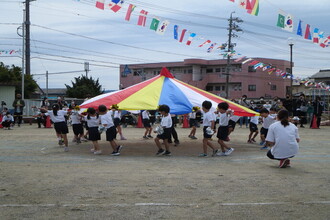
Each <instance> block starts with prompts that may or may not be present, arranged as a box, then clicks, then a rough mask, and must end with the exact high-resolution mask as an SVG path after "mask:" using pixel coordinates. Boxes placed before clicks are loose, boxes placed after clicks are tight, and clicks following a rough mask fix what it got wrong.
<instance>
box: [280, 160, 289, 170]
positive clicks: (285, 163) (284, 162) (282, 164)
mask: <svg viewBox="0 0 330 220" xmlns="http://www.w3.org/2000/svg"><path fill="white" fill-rule="evenodd" d="M288 164H290V160H289V159H282V160H280V165H279V166H278V167H279V168H286V167H287V166H288Z"/></svg>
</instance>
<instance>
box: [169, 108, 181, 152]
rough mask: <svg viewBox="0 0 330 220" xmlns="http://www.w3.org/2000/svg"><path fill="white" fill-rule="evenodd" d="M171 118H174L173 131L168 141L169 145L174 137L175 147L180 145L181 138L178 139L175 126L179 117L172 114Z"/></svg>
mask: <svg viewBox="0 0 330 220" xmlns="http://www.w3.org/2000/svg"><path fill="white" fill-rule="evenodd" d="M171 118H172V127H171V128H172V129H171V130H172V131H171V137H170V138H169V139H168V143H172V137H173V139H174V146H177V145H178V144H180V141H179V138H178V133H177V132H176V130H175V126H176V123H177V117H176V115H172V114H171Z"/></svg>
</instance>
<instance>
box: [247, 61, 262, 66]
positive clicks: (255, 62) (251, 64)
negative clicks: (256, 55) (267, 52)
mask: <svg viewBox="0 0 330 220" xmlns="http://www.w3.org/2000/svg"><path fill="white" fill-rule="evenodd" d="M257 63H260V62H259V61H258V60H253V61H252V62H251V63H250V64H249V65H250V66H254V65H256V64H257Z"/></svg>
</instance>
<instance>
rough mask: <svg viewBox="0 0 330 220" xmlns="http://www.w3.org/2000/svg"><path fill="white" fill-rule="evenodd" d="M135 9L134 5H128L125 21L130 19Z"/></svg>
mask: <svg viewBox="0 0 330 220" xmlns="http://www.w3.org/2000/svg"><path fill="white" fill-rule="evenodd" d="M135 7H136V6H135V5H132V4H129V6H128V9H127V12H126V17H125V20H126V21H129V20H130V19H131V14H132V12H133V11H134V9H135Z"/></svg>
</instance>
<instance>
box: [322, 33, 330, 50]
mask: <svg viewBox="0 0 330 220" xmlns="http://www.w3.org/2000/svg"><path fill="white" fill-rule="evenodd" d="M329 43H330V36H328V37H327V38H325V39H324V40H323V41H322V42H321V43H320V46H321V47H323V48H325V47H328V46H329Z"/></svg>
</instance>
